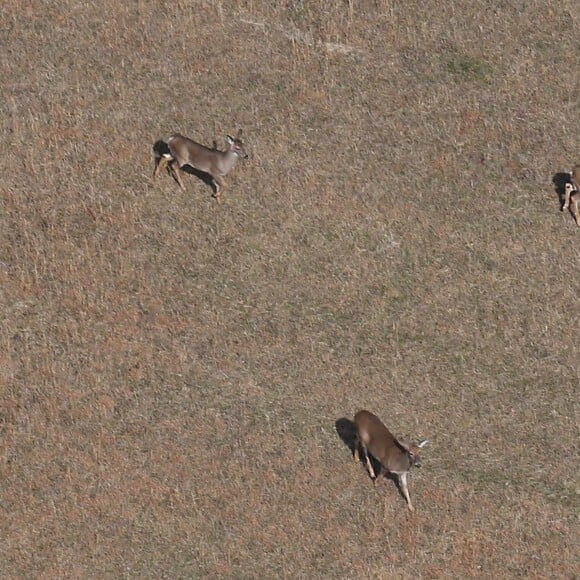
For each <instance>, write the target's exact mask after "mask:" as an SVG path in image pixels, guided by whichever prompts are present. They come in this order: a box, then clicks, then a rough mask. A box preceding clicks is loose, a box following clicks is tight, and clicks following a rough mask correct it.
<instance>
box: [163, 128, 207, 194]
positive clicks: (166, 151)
mask: <svg viewBox="0 0 580 580" xmlns="http://www.w3.org/2000/svg"><path fill="white" fill-rule="evenodd" d="M213 149H215V150H217V143H216V142H215V141H214V142H213ZM170 154H171V152H170V151H169V145H167V143H166V142H165V141H163V140H162V139H159V140H158V141H155V143H154V144H153V156H154V158H155V167H157V165H158V163H159V160H160V159H161V157H162V156H163V155H170ZM165 171H166V172H167V173H168V174H169V175H170V176H171V178H172V179H173V181H175V183H177V180H176V179H175V176H174V175H173V173H172V172H171V170H170V169H169V165H167V167H166V168H165ZM181 171H183V172H184V173H187V174H189V175H194V176H195V177H197V178H198V179H200V180H201V181H203V182H204V183H205V184H206V185H208V186H209V187H211V189H212V191H213V194H214V195H215V194H216V193H217V185H216V183H215V182H214V180H213V177H212V176H211V175H210V174H209V173H206V172H205V171H201V170H199V169H196V168H195V167H192V166H191V165H184V166H183V167H181ZM178 185H179V184H178Z"/></svg>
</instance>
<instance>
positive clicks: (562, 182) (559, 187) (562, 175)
mask: <svg viewBox="0 0 580 580" xmlns="http://www.w3.org/2000/svg"><path fill="white" fill-rule="evenodd" d="M552 183H553V184H554V191H555V192H556V195H557V196H558V200H559V201H560V211H564V198H565V195H566V184H567V183H571V181H570V174H569V173H568V172H565V171H559V172H558V173H555V174H554V177H552Z"/></svg>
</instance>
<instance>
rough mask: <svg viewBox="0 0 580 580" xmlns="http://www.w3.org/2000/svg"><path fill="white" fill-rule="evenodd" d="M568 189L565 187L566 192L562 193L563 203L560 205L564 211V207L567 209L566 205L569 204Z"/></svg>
mask: <svg viewBox="0 0 580 580" xmlns="http://www.w3.org/2000/svg"><path fill="white" fill-rule="evenodd" d="M570 193H571V191H570V189H569V188H568V187H566V192H565V193H564V205H563V206H562V211H564V210H565V209H567V207H568V206H569V205H570Z"/></svg>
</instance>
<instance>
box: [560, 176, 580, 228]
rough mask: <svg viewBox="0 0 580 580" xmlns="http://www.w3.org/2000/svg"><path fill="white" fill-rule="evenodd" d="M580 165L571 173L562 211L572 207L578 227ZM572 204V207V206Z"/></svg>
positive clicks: (579, 214)
mask: <svg viewBox="0 0 580 580" xmlns="http://www.w3.org/2000/svg"><path fill="white" fill-rule="evenodd" d="M579 183H580V165H575V166H574V167H573V168H572V171H570V181H569V182H568V183H566V185H565V186H564V205H563V206H562V210H565V209H567V208H568V207H570V211H571V212H572V215H573V216H574V219H575V220H576V225H577V226H578V227H580V211H579V209H578V203H579V202H580V188H579V187H578V184H579ZM570 202H572V205H570Z"/></svg>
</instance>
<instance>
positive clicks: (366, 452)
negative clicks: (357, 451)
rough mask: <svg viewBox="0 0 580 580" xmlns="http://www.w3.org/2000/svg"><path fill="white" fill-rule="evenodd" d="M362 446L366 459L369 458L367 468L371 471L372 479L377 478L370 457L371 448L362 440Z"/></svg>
mask: <svg viewBox="0 0 580 580" xmlns="http://www.w3.org/2000/svg"><path fill="white" fill-rule="evenodd" d="M360 445H361V447H362V450H363V453H364V456H365V459H366V460H367V469H368V471H369V475H370V476H371V478H372V479H374V480H376V478H377V476H376V475H375V470H374V469H373V466H372V463H371V460H370V459H369V450H368V449H367V448H366V445H365V444H364V443H362V442H361V444H360Z"/></svg>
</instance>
